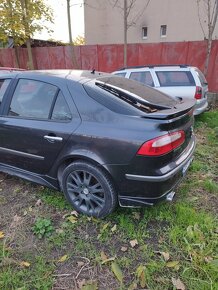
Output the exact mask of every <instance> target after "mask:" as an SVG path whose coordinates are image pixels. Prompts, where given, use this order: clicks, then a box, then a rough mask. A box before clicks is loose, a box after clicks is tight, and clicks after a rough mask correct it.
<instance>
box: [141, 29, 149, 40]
mask: <svg viewBox="0 0 218 290" xmlns="http://www.w3.org/2000/svg"><path fill="white" fill-rule="evenodd" d="M147 37H148V27H142V38H143V39H146V38H147Z"/></svg>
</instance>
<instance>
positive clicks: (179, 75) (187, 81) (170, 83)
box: [156, 71, 195, 87]
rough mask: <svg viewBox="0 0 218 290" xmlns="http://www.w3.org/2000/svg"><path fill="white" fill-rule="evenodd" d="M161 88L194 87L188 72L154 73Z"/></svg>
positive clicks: (192, 79)
mask: <svg viewBox="0 0 218 290" xmlns="http://www.w3.org/2000/svg"><path fill="white" fill-rule="evenodd" d="M156 74H157V77H158V80H159V83H160V86H161V87H177V86H195V81H194V78H193V76H192V74H191V72H190V71H156Z"/></svg>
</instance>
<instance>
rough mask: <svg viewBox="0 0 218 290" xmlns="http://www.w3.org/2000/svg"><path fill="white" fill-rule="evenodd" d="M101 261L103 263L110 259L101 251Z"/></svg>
mask: <svg viewBox="0 0 218 290" xmlns="http://www.w3.org/2000/svg"><path fill="white" fill-rule="evenodd" d="M101 259H102V261H103V262H104V261H105V260H107V259H108V257H107V255H106V254H105V252H103V251H101Z"/></svg>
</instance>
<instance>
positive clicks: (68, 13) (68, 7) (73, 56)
mask: <svg viewBox="0 0 218 290" xmlns="http://www.w3.org/2000/svg"><path fill="white" fill-rule="evenodd" d="M70 7H71V5H70V0H67V20H68V31H69V41H70V53H71V58H72V62H73V66H74V68H78V63H77V60H76V55H75V49H74V43H73V38H72V27H71V13H70Z"/></svg>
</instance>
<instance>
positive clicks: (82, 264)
mask: <svg viewBox="0 0 218 290" xmlns="http://www.w3.org/2000/svg"><path fill="white" fill-rule="evenodd" d="M84 265H85V263H84V262H82V261H79V262H77V266H78V267H82V266H84Z"/></svg>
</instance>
